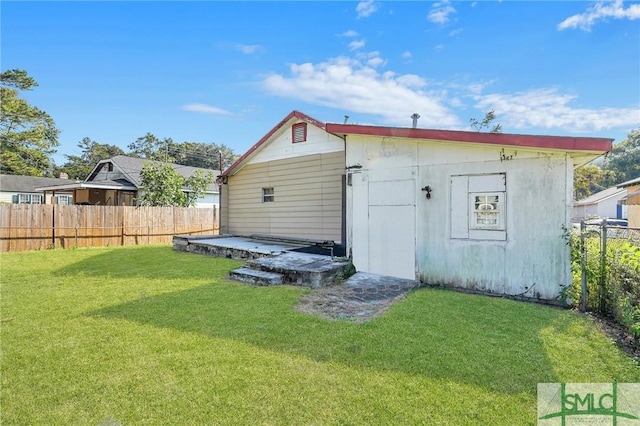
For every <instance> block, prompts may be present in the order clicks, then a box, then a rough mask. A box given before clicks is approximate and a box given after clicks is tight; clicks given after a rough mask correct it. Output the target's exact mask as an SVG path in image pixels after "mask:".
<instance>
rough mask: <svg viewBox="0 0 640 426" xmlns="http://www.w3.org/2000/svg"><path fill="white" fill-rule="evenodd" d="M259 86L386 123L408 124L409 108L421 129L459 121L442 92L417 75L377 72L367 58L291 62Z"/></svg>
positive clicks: (409, 121)
mask: <svg viewBox="0 0 640 426" xmlns="http://www.w3.org/2000/svg"><path fill="white" fill-rule="evenodd" d="M378 57H379V56H373V58H378ZM373 58H369V60H370V59H373ZM263 84H264V87H265V89H266V90H267V91H269V92H270V93H272V94H274V95H277V96H282V97H286V98H292V99H298V100H301V101H304V102H308V103H310V104H315V105H323V106H328V107H331V108H339V109H341V110H343V111H353V112H359V113H363V114H372V115H377V116H379V117H381V119H382V120H383V121H384V122H385V123H387V124H390V125H399V126H406V127H408V126H409V125H410V123H411V120H410V116H411V114H413V113H414V112H418V113H419V114H420V115H421V117H422V118H421V119H420V124H421V126H422V127H429V126H431V127H438V128H452V127H456V126H459V125H460V121H459V119H458V118H457V117H456V115H455V114H453V112H451V111H450V110H449V108H448V107H447V106H446V105H445V103H446V99H445V96H444V95H443V94H442V93H441V92H439V91H436V90H429V89H430V88H429V86H428V84H427V81H426V80H424V79H423V78H422V77H420V76H417V75H414V74H404V75H396V74H395V73H394V72H392V71H386V72H379V71H378V70H377V69H376V68H375V67H374V66H372V65H371V64H370V63H367V61H362V60H359V59H354V58H347V57H338V58H332V59H329V60H327V61H325V62H320V63H315V64H314V63H304V64H291V65H290V69H289V76H285V75H282V74H273V75H271V76H269V77H267V78H266V79H265V80H264V82H263Z"/></svg>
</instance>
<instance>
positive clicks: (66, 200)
mask: <svg viewBox="0 0 640 426" xmlns="http://www.w3.org/2000/svg"><path fill="white" fill-rule="evenodd" d="M71 199H72V197H71V195H56V204H58V205H61V206H69V205H71V204H72V203H71Z"/></svg>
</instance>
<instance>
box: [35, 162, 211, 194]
mask: <svg viewBox="0 0 640 426" xmlns="http://www.w3.org/2000/svg"><path fill="white" fill-rule="evenodd" d="M107 163H111V164H113V166H114V168H117V169H118V170H119V171H120V172H121V173H122V174H124V176H125V178H124V179H106V180H97V181H96V180H93V179H95V177H96V176H97V175H98V173H99V172H100V170H101V169H102V167H103V166H104V165H105V164H107ZM145 163H157V164H169V165H170V166H171V167H173V169H174V170H175V171H176V173H178V174H179V175H181V176H184V177H186V178H188V177H190V176H192V175H193V174H194V173H196V172H197V171H202V172H204V173H208V172H212V173H213V175H214V176H216V175H217V174H218V173H219V171H218V170H210V169H203V168H201V167H191V166H183V165H181V164H174V163H162V162H160V161H152V160H146V159H144V158H135V157H127V156H126V155H116V156H115V157H113V158H108V159H106V160H100V161H99V162H98V164H96V166H95V167H94V168H93V170H91V173H89V176H88V177H87V178H86V179H85V180H84V182H71V181H69V180H66V181H65V180H64V179H57V180H59V181H60V180H61V181H62V182H58V183H53V184H43V185H40V187H39V188H38V189H39V190H43V191H44V190H47V191H55V190H63V189H81V188H97V189H118V190H126V191H135V190H137V189H139V188H140V186H141V182H140V173H141V172H142V167H143V166H144V165H145ZM207 192H208V193H210V194H211V193H217V192H219V186H218V184H216V183H215V181H214V182H213V183H212V184H211V185H209V187H208V188H207Z"/></svg>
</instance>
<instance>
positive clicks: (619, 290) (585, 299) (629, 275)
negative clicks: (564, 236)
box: [567, 219, 640, 341]
mask: <svg viewBox="0 0 640 426" xmlns="http://www.w3.org/2000/svg"><path fill="white" fill-rule="evenodd" d="M618 225H619V223H617V222H616V221H614V220H610V219H600V220H596V221H594V220H590V221H584V220H583V221H582V222H581V223H580V227H579V228H577V229H574V232H572V236H571V247H572V269H573V285H572V287H571V288H570V289H568V294H567V296H568V297H569V298H570V299H571V300H572V301H573V302H574V304H575V305H578V304H579V306H580V308H581V310H582V311H583V312H586V311H590V312H594V313H597V314H599V315H600V316H602V317H605V318H609V319H612V320H614V321H616V322H617V323H619V324H621V325H623V326H624V327H626V328H627V329H628V331H630V332H631V333H632V334H633V335H634V337H635V338H636V341H637V340H638V339H639V338H640V228H629V227H626V226H618Z"/></svg>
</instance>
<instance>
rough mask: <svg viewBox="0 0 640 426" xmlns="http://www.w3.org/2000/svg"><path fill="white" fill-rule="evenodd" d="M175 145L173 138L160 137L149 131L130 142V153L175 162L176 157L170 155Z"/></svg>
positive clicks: (150, 158)
mask: <svg viewBox="0 0 640 426" xmlns="http://www.w3.org/2000/svg"><path fill="white" fill-rule="evenodd" d="M174 145H175V144H174V142H173V140H172V139H171V138H164V139H158V138H157V137H156V136H155V135H153V134H151V133H147V134H146V135H144V136H142V137H139V138H138V139H136V141H135V142H133V143H132V144H129V147H128V148H129V150H130V152H129V154H128V155H130V156H132V157H138V158H144V159H147V160H155V161H163V162H165V163H175V158H173V157H172V156H170V155H169V152H170V151H173V150H174V148H173V146H174Z"/></svg>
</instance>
